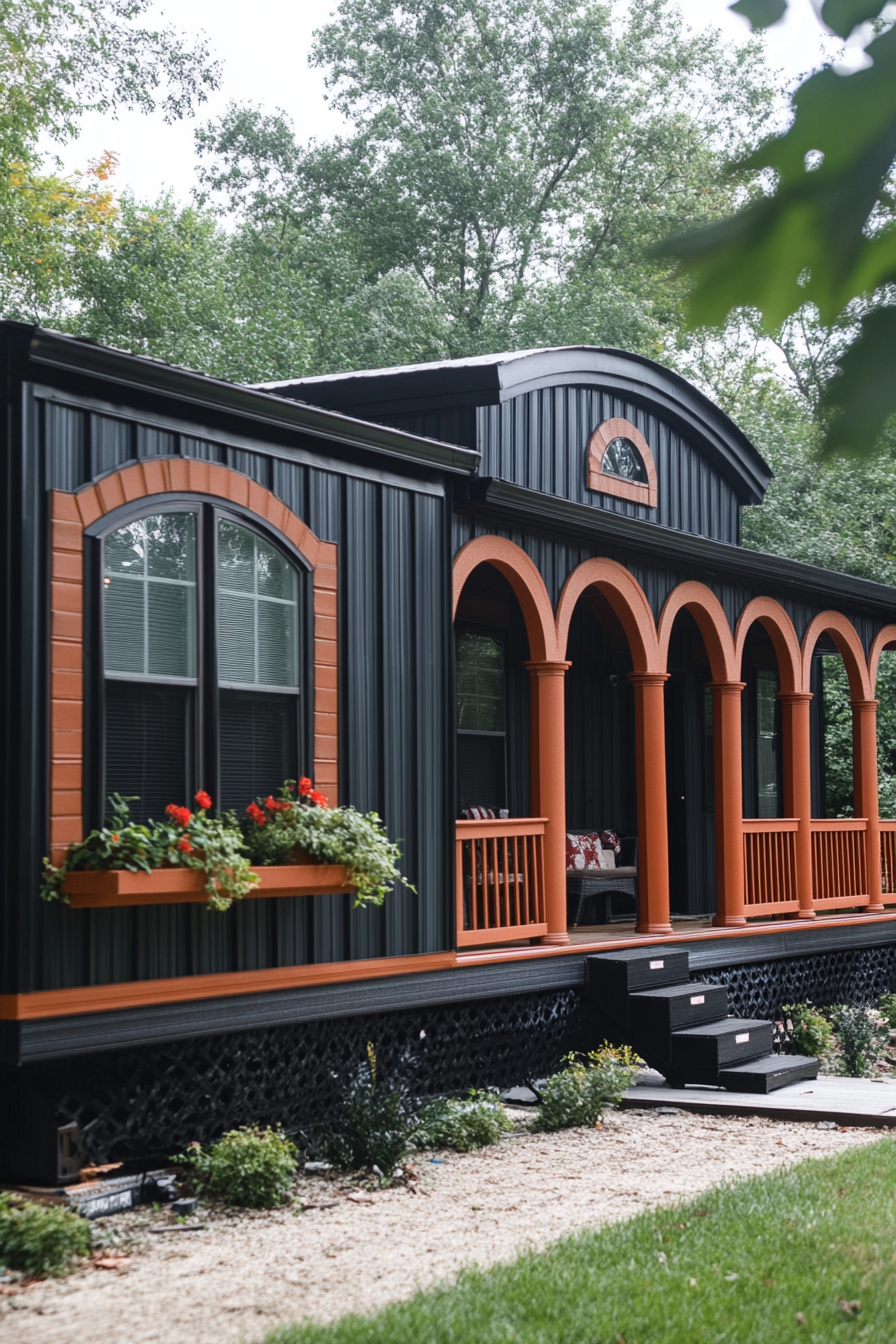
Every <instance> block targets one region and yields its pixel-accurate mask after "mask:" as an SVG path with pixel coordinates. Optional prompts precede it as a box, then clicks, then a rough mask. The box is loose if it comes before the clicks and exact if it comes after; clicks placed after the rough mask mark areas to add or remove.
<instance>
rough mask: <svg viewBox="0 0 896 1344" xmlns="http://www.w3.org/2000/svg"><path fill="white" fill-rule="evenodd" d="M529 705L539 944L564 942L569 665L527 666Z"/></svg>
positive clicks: (535, 664) (558, 663) (543, 664)
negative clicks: (540, 852)
mask: <svg viewBox="0 0 896 1344" xmlns="http://www.w3.org/2000/svg"><path fill="white" fill-rule="evenodd" d="M526 667H527V668H528V670H529V676H530V689H531V700H532V744H531V771H532V774H531V780H532V783H531V789H532V812H533V815H534V816H536V817H546V818H547V821H546V822H545V828H544V886H545V913H546V919H547V926H548V931H547V933H546V934H545V935H544V937H543V938H542V942H543V943H568V942H569V933H568V932H567V928H566V709H565V700H564V689H565V676H566V669H567V668H568V667H569V663H564V662H544V663H534V662H533V663H526Z"/></svg>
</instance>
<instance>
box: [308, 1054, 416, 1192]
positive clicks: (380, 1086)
mask: <svg viewBox="0 0 896 1344" xmlns="http://www.w3.org/2000/svg"><path fill="white" fill-rule="evenodd" d="M419 1124H420V1116H419V1112H418V1108H417V1105H416V1103H415V1102H414V1099H413V1097H412V1096H411V1094H410V1091H409V1090H408V1087H407V1085H406V1084H405V1083H404V1081H403V1080H402V1078H401V1077H393V1078H391V1079H385V1078H383V1077H382V1075H381V1074H380V1073H379V1072H378V1071H377V1064H376V1051H375V1050H374V1048H373V1045H372V1044H371V1043H370V1042H368V1044H367V1060H366V1062H365V1063H364V1064H362V1065H361V1067H360V1068H359V1069H358V1071H357V1073H356V1074H355V1076H354V1077H353V1078H352V1079H351V1081H350V1082H349V1084H348V1086H347V1087H346V1089H345V1091H344V1093H343V1096H342V1102H341V1105H340V1108H339V1112H338V1114H337V1116H336V1118H335V1120H334V1122H333V1124H332V1125H331V1126H330V1127H329V1129H328V1130H327V1132H326V1134H325V1136H324V1143H325V1147H326V1152H327V1156H328V1158H329V1159H330V1161H331V1162H334V1163H335V1164H336V1165H337V1166H339V1167H345V1168H347V1169H349V1170H357V1169H358V1168H360V1167H367V1168H368V1169H370V1170H372V1169H373V1167H375V1166H376V1167H379V1169H380V1171H381V1172H382V1173H383V1176H384V1178H385V1179H388V1178H389V1177H390V1176H391V1175H392V1172H393V1171H394V1170H395V1168H396V1167H397V1166H398V1164H399V1163H400V1162H401V1159H402V1158H403V1157H404V1156H405V1154H406V1153H407V1151H408V1147H409V1146H410V1143H411V1140H412V1138H413V1136H414V1134H415V1133H416V1132H417V1129H418V1127H419Z"/></svg>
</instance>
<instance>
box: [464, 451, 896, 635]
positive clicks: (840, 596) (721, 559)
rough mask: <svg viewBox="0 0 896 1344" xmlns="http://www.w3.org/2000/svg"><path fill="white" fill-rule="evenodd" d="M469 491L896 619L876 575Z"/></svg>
mask: <svg viewBox="0 0 896 1344" xmlns="http://www.w3.org/2000/svg"><path fill="white" fill-rule="evenodd" d="M461 488H462V489H463V487H461ZM466 490H467V499H468V502H469V504H470V505H471V506H473V507H474V508H483V507H486V508H488V510H489V512H490V513H498V514H502V515H503V516H504V517H506V518H507V519H508V520H513V521H515V522H516V523H517V524H519V523H520V522H521V521H525V522H526V523H527V524H529V525H530V526H539V525H540V526H541V527H545V526H548V527H554V528H556V527H558V526H560V527H562V528H563V530H564V532H565V533H566V534H575V535H577V536H580V537H584V538H586V539H588V540H589V541H591V542H592V543H593V542H602V543H610V544H612V545H615V546H619V547H626V548H628V549H631V550H639V551H644V552H647V553H648V554H651V555H657V556H661V557H663V558H665V559H666V560H668V559H670V558H672V559H675V560H678V561H680V562H681V563H682V564H690V565H698V566H699V567H700V568H702V569H703V570H713V569H717V570H720V571H722V572H724V573H726V574H731V573H735V574H737V575H739V576H740V578H742V579H746V580H755V579H763V580H765V581H766V582H768V583H770V584H774V585H776V586H777V587H778V588H782V587H784V588H793V589H795V590H799V592H800V593H801V594H804V595H810V594H811V595H812V596H815V597H822V598H828V599H830V600H832V601H844V600H845V601H848V602H850V603H852V604H853V605H861V606H863V607H865V608H873V609H874V610H875V611H876V612H881V613H885V614H886V616H887V618H888V619H890V620H892V619H893V618H894V617H896V588H892V587H890V586H889V585H888V584H885V583H876V582H875V581H874V580H873V579H862V578H858V577H856V576H855V575H852V574H840V573H838V572H837V571H836V570H829V569H822V568H821V566H819V565H809V564H806V563H805V561H803V560H790V559H789V558H787V557H786V556H781V555H770V554H768V553H767V552H765V551H754V550H751V549H750V548H749V547H747V546H732V545H731V544H730V543H729V542H725V541H714V540H712V539H711V538H709V537H700V536H696V535H695V534H694V533H692V532H676V531H674V530H673V529H672V528H668V527H660V526H659V524H657V523H649V522H644V521H642V520H640V519H637V518H627V517H625V516H624V515H623V514H619V513H611V512H610V511H609V510H608V509H607V510H605V509H595V508H591V507H590V506H589V505H587V504H577V503H573V502H571V501H570V500H566V499H560V498H559V497H557V496H555V495H543V494H541V493H539V491H537V490H529V489H527V488H526V487H525V486H521V485H512V484H511V483H510V482H508V481H502V480H498V479H497V478H495V477H481V478H479V479H477V480H475V481H470V482H469V483H468V485H467V487H466ZM455 504H456V506H457V507H463V505H462V501H461V498H460V496H459V495H456V496H455Z"/></svg>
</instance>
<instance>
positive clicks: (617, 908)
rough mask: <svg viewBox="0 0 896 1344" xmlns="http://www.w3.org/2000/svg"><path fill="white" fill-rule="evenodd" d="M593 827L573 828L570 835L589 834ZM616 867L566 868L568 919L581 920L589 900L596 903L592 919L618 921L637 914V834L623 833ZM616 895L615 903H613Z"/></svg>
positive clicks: (609, 922) (576, 921)
mask: <svg viewBox="0 0 896 1344" xmlns="http://www.w3.org/2000/svg"><path fill="white" fill-rule="evenodd" d="M590 834H592V832H590V831H570V835H590ZM620 844H621V846H622V852H621V854H620V855H619V859H620V860H621V862H620V865H619V867H617V868H599V869H598V868H589V869H587V870H586V871H584V872H582V871H581V870H579V869H576V868H569V869H567V872H566V909H567V919H568V922H569V923H570V924H571V925H572V926H573V927H575V926H576V925H577V924H581V922H582V909H583V907H584V906H585V903H586V902H588V901H590V902H592V903H593V905H594V907H595V911H594V915H595V917H594V918H593V921H592V922H593V923H595V924H616V923H619V922H620V921H623V920H632V919H637V917H638V837H637V836H636V835H624V836H622V837H621V839H620ZM614 898H615V904H614Z"/></svg>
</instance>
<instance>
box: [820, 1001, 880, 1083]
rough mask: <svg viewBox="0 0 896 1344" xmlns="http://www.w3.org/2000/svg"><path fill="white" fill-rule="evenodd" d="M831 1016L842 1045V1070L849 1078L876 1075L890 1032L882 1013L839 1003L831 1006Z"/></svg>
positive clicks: (840, 1070)
mask: <svg viewBox="0 0 896 1344" xmlns="http://www.w3.org/2000/svg"><path fill="white" fill-rule="evenodd" d="M831 1017H832V1019H833V1022H834V1029H835V1031H836V1033H837V1042H838V1044H839V1046H840V1059H839V1061H838V1064H839V1068H838V1072H839V1073H842V1074H845V1075H846V1076H847V1077H848V1078H873V1077H874V1076H875V1074H876V1073H877V1065H878V1064H879V1063H881V1062H882V1060H883V1057H884V1050H885V1049H886V1046H887V1042H888V1040H889V1034H890V1033H889V1029H888V1027H887V1025H886V1023H885V1022H883V1021H882V1020H881V1016H880V1013H878V1012H876V1011H875V1009H873V1008H852V1007H849V1006H847V1005H845V1004H838V1005H837V1006H836V1007H834V1008H832V1009H831Z"/></svg>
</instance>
